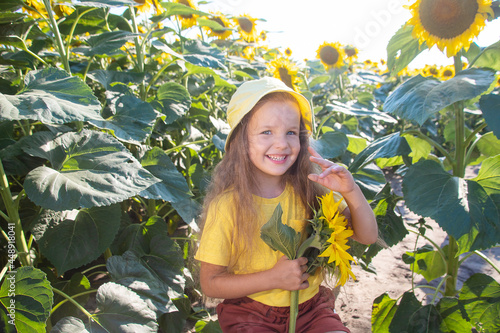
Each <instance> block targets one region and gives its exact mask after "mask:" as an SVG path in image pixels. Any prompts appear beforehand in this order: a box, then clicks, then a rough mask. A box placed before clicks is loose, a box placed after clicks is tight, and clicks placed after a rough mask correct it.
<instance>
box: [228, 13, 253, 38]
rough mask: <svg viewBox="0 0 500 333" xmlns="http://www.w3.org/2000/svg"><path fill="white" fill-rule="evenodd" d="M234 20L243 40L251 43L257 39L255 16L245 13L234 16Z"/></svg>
mask: <svg viewBox="0 0 500 333" xmlns="http://www.w3.org/2000/svg"><path fill="white" fill-rule="evenodd" d="M234 21H235V23H236V26H237V27H238V32H239V33H240V36H241V38H242V39H243V40H245V41H247V42H249V43H253V42H256V41H257V40H258V36H259V34H258V33H257V29H256V24H255V21H257V19H256V18H253V17H251V16H249V15H246V14H245V15H243V16H240V17H237V18H235V19H234Z"/></svg>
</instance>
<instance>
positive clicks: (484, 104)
mask: <svg viewBox="0 0 500 333" xmlns="http://www.w3.org/2000/svg"><path fill="white" fill-rule="evenodd" d="M479 107H480V108H481V111H482V112H483V117H484V120H486V123H487V124H488V127H489V128H491V130H492V131H493V134H495V136H496V137H497V138H498V139H500V112H499V110H500V95H493V94H489V95H484V96H481V99H480V100H479Z"/></svg>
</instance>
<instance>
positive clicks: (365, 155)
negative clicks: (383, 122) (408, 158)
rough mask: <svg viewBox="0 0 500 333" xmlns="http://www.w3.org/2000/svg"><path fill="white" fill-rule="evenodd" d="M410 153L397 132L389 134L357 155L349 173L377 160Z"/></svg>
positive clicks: (403, 139)
mask: <svg viewBox="0 0 500 333" xmlns="http://www.w3.org/2000/svg"><path fill="white" fill-rule="evenodd" d="M410 153H411V149H410V146H409V145H408V143H407V142H406V139H405V138H404V137H401V136H400V135H399V132H395V133H393V134H389V135H387V136H384V137H382V138H380V139H377V140H375V141H373V142H372V143H371V144H370V145H369V146H368V147H366V148H365V149H364V150H363V151H362V152H361V153H359V154H358V155H357V156H356V158H355V159H354V161H353V162H352V163H351V165H350V166H349V171H351V172H356V171H357V170H358V169H359V168H360V167H361V166H362V165H364V164H367V163H370V162H371V161H373V160H375V159H377V158H390V157H394V156H404V155H408V154H410Z"/></svg>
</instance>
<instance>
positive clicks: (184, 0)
mask: <svg viewBox="0 0 500 333" xmlns="http://www.w3.org/2000/svg"><path fill="white" fill-rule="evenodd" d="M174 2H175V3H180V4H181V5H184V6H188V7H189V8H191V9H195V10H198V8H197V7H196V5H195V4H194V3H193V2H192V1H191V0H174ZM177 18H178V19H179V21H180V22H181V26H182V28H183V29H188V28H191V27H193V26H195V25H196V23H197V22H196V19H197V18H198V15H194V14H187V15H177Z"/></svg>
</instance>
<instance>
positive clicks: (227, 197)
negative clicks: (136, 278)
mask: <svg viewBox="0 0 500 333" xmlns="http://www.w3.org/2000/svg"><path fill="white" fill-rule="evenodd" d="M339 196H340V195H339ZM337 199H338V198H337ZM254 200H255V203H256V204H257V206H258V207H257V211H260V212H262V217H261V219H259V221H258V230H260V227H261V226H262V225H264V224H265V223H266V222H267V221H269V219H270V218H271V216H272V214H273V212H274V209H275V208H276V206H277V205H278V203H280V204H281V208H282V209H283V215H282V222H283V223H285V224H287V225H289V226H291V227H292V228H294V229H295V230H296V231H298V232H300V233H301V235H302V237H303V238H302V240H304V239H305V238H306V236H307V235H306V234H305V228H306V226H307V221H306V220H305V218H306V211H305V209H304V206H303V205H302V204H301V203H300V200H299V198H297V197H296V196H295V195H294V192H293V188H292V186H290V185H287V186H286V188H285V190H284V191H283V193H282V194H280V195H279V196H278V197H276V198H271V199H266V198H261V197H257V196H254ZM232 204H233V201H232V195H231V192H228V193H225V194H223V195H222V196H221V197H220V198H219V199H218V200H215V201H214V203H213V204H212V205H211V207H210V208H209V211H208V215H207V220H206V222H205V227H204V230H203V234H202V236H201V240H200V245H199V248H198V251H197V253H196V255H195V259H196V260H199V261H203V262H207V263H209V264H213V265H219V266H228V265H229V262H230V258H231V256H234V255H236V253H235V251H234V247H233V245H232V244H233V242H235V241H236V240H234V239H233V237H232V235H233V233H232V230H233V228H234V220H233V219H232V216H231V213H230V212H231V210H232V209H231V207H232ZM346 206H347V205H346V204H345V203H344V202H342V203H341V207H339V208H340V210H343V209H344V208H345V207H346ZM256 237H257V238H258V239H257V241H256V246H255V247H254V249H252V253H248V255H250V256H251V257H250V258H249V259H248V260H245V263H242V262H241V261H237V262H236V264H235V266H234V268H233V271H232V273H234V274H248V273H255V272H260V271H264V270H268V269H271V268H272V267H274V265H275V264H276V262H277V261H278V259H279V258H281V256H283V254H282V253H281V252H279V251H273V250H272V249H271V248H270V247H269V246H268V245H267V244H266V243H264V241H263V240H262V239H261V238H260V233H256ZM308 281H309V287H308V288H307V289H304V290H301V291H300V293H299V303H303V302H305V301H307V300H309V299H311V298H312V297H313V296H314V295H316V293H317V292H318V290H319V286H320V284H321V282H322V281H323V276H322V274H321V272H319V271H318V272H317V273H316V274H315V275H311V276H310V277H309V279H308ZM248 297H250V298H251V299H254V300H256V301H258V302H261V303H263V304H266V305H269V306H290V291H288V290H282V289H273V290H267V291H262V292H259V293H255V294H251V295H248Z"/></svg>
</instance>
